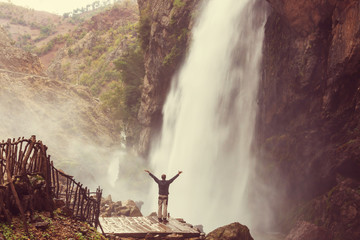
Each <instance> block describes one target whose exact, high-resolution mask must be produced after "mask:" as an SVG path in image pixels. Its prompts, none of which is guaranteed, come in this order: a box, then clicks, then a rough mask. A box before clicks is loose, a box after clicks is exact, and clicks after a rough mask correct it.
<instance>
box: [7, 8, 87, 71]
mask: <svg viewBox="0 0 360 240" xmlns="http://www.w3.org/2000/svg"><path fill="white" fill-rule="evenodd" d="M80 20H81V19H80V18H78V19H77V20H74V19H70V18H68V19H65V18H63V17H62V16H59V15H56V14H52V13H47V12H42V11H36V10H34V9H28V8H23V7H20V6H16V5H14V4H10V3H0V25H2V26H3V27H4V28H5V29H6V30H7V31H8V32H9V33H10V36H11V38H12V40H13V41H14V42H15V45H16V46H18V47H21V48H23V49H24V50H28V51H31V52H32V53H36V54H40V55H42V57H43V58H42V59H41V61H42V63H43V64H44V65H45V66H47V65H48V61H49V60H50V59H51V56H43V55H45V52H44V49H43V48H44V46H46V45H48V44H49V42H50V41H51V40H52V39H54V38H56V36H58V35H65V34H67V33H68V31H71V30H73V29H74V28H75V27H76V26H77V22H79V21H80ZM47 53H48V52H47Z"/></svg>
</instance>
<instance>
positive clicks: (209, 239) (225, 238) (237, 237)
mask: <svg viewBox="0 0 360 240" xmlns="http://www.w3.org/2000/svg"><path fill="white" fill-rule="evenodd" d="M205 239H206V240H254V239H253V238H252V237H251V235H250V231H249V229H248V227H246V226H245V225H241V224H240V223H238V222H235V223H231V224H229V225H226V226H223V227H220V228H217V229H215V230H214V231H212V232H210V233H209V234H208V235H207V236H206V238H205Z"/></svg>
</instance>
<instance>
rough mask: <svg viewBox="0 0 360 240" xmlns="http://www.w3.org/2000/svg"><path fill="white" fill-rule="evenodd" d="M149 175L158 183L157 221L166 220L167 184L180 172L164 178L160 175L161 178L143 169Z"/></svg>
mask: <svg viewBox="0 0 360 240" xmlns="http://www.w3.org/2000/svg"><path fill="white" fill-rule="evenodd" d="M145 172H147V173H148V174H149V175H150V177H152V178H153V179H154V180H155V182H156V183H157V184H158V185H159V201H158V206H159V208H158V219H159V222H167V219H166V218H167V206H168V200H169V185H170V183H172V182H173V181H174V180H175V179H176V178H177V177H178V176H179V175H180V174H181V173H182V171H179V172H178V174H176V175H175V176H174V177H173V178H171V179H170V180H166V175H165V174H163V175H161V180H159V179H158V178H157V177H155V176H154V175H153V174H152V173H151V172H150V171H149V170H145Z"/></svg>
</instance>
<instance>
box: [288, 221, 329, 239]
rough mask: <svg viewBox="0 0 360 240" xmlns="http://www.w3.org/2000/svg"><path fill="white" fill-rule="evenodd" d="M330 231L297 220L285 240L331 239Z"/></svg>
mask: <svg viewBox="0 0 360 240" xmlns="http://www.w3.org/2000/svg"><path fill="white" fill-rule="evenodd" d="M331 239H332V237H331V235H330V233H329V232H328V231H327V230H326V229H325V228H322V227H318V226H316V225H314V224H311V223H308V222H304V221H303V222H299V223H298V224H297V225H296V227H295V228H293V229H292V230H291V232H290V233H289V235H288V236H287V237H286V238H285V240H331Z"/></svg>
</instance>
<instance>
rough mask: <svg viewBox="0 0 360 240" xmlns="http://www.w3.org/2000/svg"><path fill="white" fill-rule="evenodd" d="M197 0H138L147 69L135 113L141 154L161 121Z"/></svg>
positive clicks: (183, 52) (144, 151) (185, 49)
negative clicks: (138, 108) (138, 105)
mask: <svg viewBox="0 0 360 240" xmlns="http://www.w3.org/2000/svg"><path fill="white" fill-rule="evenodd" d="M198 3H199V1H197V0H196V1H193V0H156V1H145V0H138V4H139V9H140V33H139V34H140V38H141V41H142V48H143V49H144V51H145V71H146V74H145V78H144V85H143V91H142V96H141V105H140V110H139V115H138V119H139V121H140V123H141V125H142V130H141V134H140V143H139V146H138V151H139V152H140V153H141V154H142V155H147V153H148V150H149V146H150V138H151V136H152V135H154V134H156V132H157V130H158V128H159V127H160V126H161V124H162V112H161V111H162V106H163V103H164V101H165V97H166V94H167V92H168V90H169V86H170V80H171V78H172V76H173V75H174V73H175V71H176V70H177V69H178V67H179V66H180V64H181V62H182V60H183V58H184V56H185V54H186V51H187V47H188V44H189V41H190V38H191V34H190V30H191V28H192V25H193V16H196V6H197V5H198Z"/></svg>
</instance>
